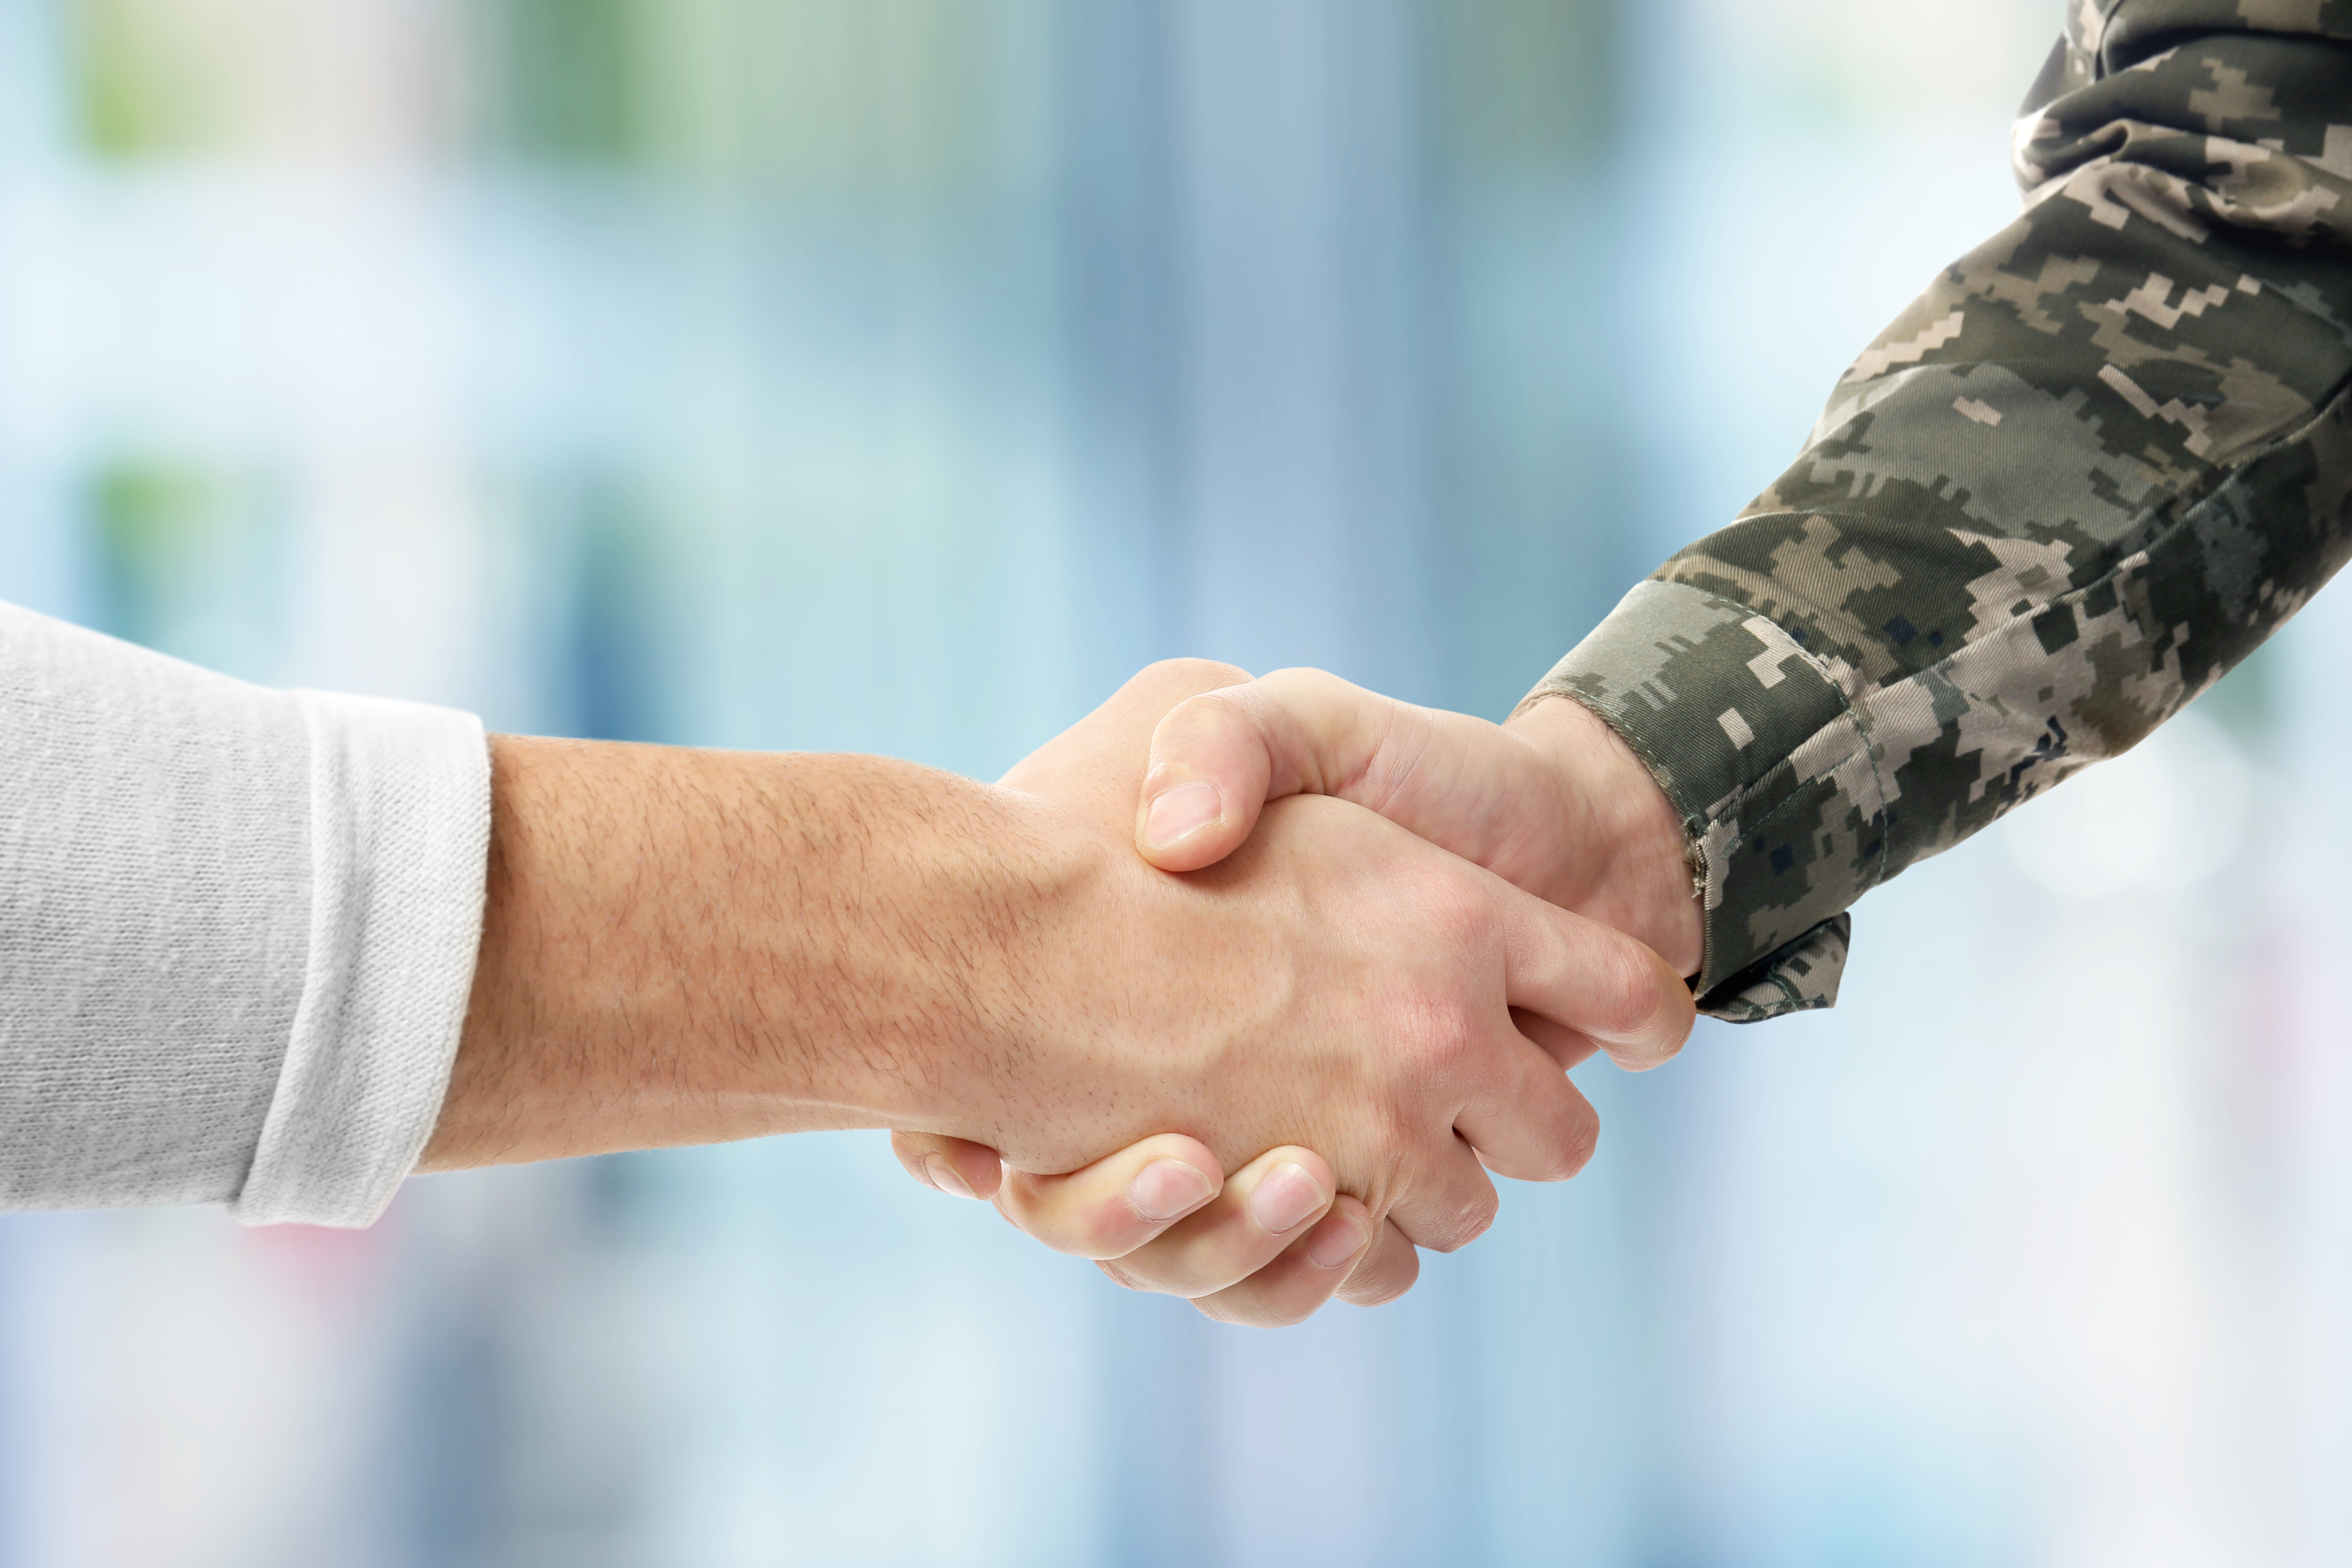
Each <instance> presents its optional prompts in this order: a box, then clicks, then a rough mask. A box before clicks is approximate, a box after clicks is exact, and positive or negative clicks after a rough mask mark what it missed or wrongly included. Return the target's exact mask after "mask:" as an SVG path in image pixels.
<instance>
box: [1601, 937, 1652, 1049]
mask: <svg viewBox="0 0 2352 1568" xmlns="http://www.w3.org/2000/svg"><path fill="white" fill-rule="evenodd" d="M1660 973H1661V970H1660V967H1659V964H1658V962H1657V960H1656V959H1654V957H1652V956H1651V954H1650V952H1649V950H1648V949H1647V948H1644V947H1641V946H1639V945H1638V944H1636V943H1635V942H1633V941H1632V940H1631V939H1630V938H1628V939H1625V940H1622V941H1618V942H1610V943H1609V944H1608V945H1607V946H1605V947H1604V948H1603V949H1602V950H1601V953H1600V955H1599V958H1598V961H1597V962H1596V963H1594V964H1593V965H1592V967H1591V970H1590V972H1589V973H1588V976H1587V981H1586V984H1587V985H1588V987H1589V989H1588V992H1587V994H1588V996H1589V997H1590V998H1591V1005H1592V1007H1593V1008H1594V1011H1595V1016H1594V1023H1595V1025H1596V1026H1598V1027H1599V1028H1600V1029H1601V1032H1603V1033H1605V1034H1608V1035H1610V1036H1612V1037H1615V1038H1618V1039H1625V1040H1633V1039H1641V1038H1644V1037H1647V1036H1649V1035H1651V1034H1654V1033H1655V1032H1656V1031H1655V1029H1654V1024H1655V1022H1656V1021H1657V1019H1658V1017H1659V1016H1660V1014H1661V1013H1662V1012H1663V1011H1664V1008H1663V1006H1662V1003H1663V1001H1664V992H1663V989H1662V987H1661V986H1660V984H1659V974H1660Z"/></svg>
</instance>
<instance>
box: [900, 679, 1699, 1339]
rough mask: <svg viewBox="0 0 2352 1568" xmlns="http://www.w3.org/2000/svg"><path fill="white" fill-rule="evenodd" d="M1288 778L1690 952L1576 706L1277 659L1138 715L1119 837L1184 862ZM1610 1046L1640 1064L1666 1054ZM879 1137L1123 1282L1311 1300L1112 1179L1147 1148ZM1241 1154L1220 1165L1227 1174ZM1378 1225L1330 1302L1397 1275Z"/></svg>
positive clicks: (1356, 1297) (1659, 832)
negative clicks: (1417, 689)
mask: <svg viewBox="0 0 2352 1568" xmlns="http://www.w3.org/2000/svg"><path fill="white" fill-rule="evenodd" d="M1302 794H1307V795H1328V796H1330V797H1333V798H1336V799H1339V800H1342V801H1347V802H1350V803H1352V804H1354V805H1360V806H1362V807H1365V808H1367V809H1369V810H1371V811H1374V812H1378V813H1380V814H1381V816H1385V817H1387V818H1388V819H1389V820H1391V821H1392V822H1394V823H1396V824H1398V825H1399V826H1402V827H1405V828H1408V829H1410V830H1411V831H1412V832H1413V833H1415V834H1417V835H1419V836H1421V837H1424V838H1426V839H1428V840H1429V841H1430V842H1432V843H1433V844H1436V845H1438V846H1440V847H1444V848H1445V849H1447V850H1449V851H1452V852H1454V853H1455V854H1458V855H1461V856H1463V857H1465V858H1468V859H1470V860H1473V861H1475V862H1476V863H1477V864H1479V865H1481V866H1483V867H1485V868H1487V869H1489V870H1492V871H1494V872H1496V874H1497V875H1500V876H1502V877H1504V878H1506V879H1508V880H1509V881H1511V882H1513V883H1514V884H1516V885H1517V886H1518V887H1520V888H1523V889H1527V890H1528V891H1529V892H1532V893H1535V894H1537V895H1538V896H1540V897H1542V898H1544V899H1546V900H1549V901H1551V902H1553V903H1555V904H1558V905H1559V906H1560V907H1562V908H1564V909H1568V910H1574V911H1576V912H1578V913H1580V914H1582V915H1584V916H1587V917H1589V918H1591V919H1593V920H1596V921H1602V922H1605V923H1607V924H1609V925H1612V926H1614V927H1616V928H1618V929H1620V930H1622V931H1626V932H1627V933H1629V934H1631V935H1633V936H1634V937H1636V938H1638V939H1639V940H1641V941H1642V942H1644V943H1646V944H1647V945H1648V946H1650V947H1651V948H1653V949H1654V950H1655V951H1656V952H1658V953H1659V954H1660V955H1662V957H1663V958H1664V961H1665V962H1666V963H1667V964H1668V965H1670V966H1671V967H1672V968H1674V969H1675V972H1676V973H1683V974H1689V973H1695V972H1696V970H1697V969H1698V968H1699V965H1700V961H1701V957H1702V952H1701V942H1702V941H1703V927H1702V923H1701V918H1700V909H1699V905H1698V903H1697V901H1696V899H1695V898H1694V897H1693V890H1692V882H1691V872H1690V868H1689V866H1688V862H1687V860H1686V859H1685V847H1684V834H1683V831H1682V826H1681V823H1680V821H1679V819H1678V817H1677V816H1676V815H1675V810H1674V807H1673V805H1672V803H1671V802H1670V801H1669V800H1668V799H1667V798H1666V796H1665V794H1664V791H1663V790H1661V789H1660V788H1659V787H1658V784H1657V782H1656V780H1655V779H1654V777H1653V776H1652V775H1651V773H1650V772H1649V770H1648V768H1647V767H1646V766H1644V765H1643V763H1642V762H1641V760H1640V759H1639V758H1637V757H1636V756H1634V754H1633V752H1632V751H1631V750H1630V749H1629V748H1627V746H1626V745H1625V743H1624V742H1623V741H1622V740H1621V739H1620V738H1619V737H1618V736H1617V735H1616V733H1615V732H1614V731H1612V730H1611V729H1610V728H1609V727H1608V725H1607V724H1606V723H1605V722H1603V721H1601V719H1600V718H1599V717H1598V716H1596V715H1595V714H1593V713H1592V712H1591V710H1588V709H1586V708H1585V707H1584V706H1583V705H1581V704H1580V703H1577V702H1574V701H1571V700H1566V699H1562V698H1548V699H1542V700H1536V701H1533V702H1531V703H1529V704H1528V705H1527V706H1526V707H1524V708H1523V709H1522V710H1520V711H1519V712H1518V713H1517V714H1515V715H1514V716H1513V717H1512V719H1511V720H1510V721H1509V722H1508V723H1507V724H1504V725H1496V724H1492V723H1489V722H1487V721H1484V720H1479V719H1474V718H1470V717H1467V716H1465V715H1463V714H1458V713H1446V712H1442V711H1438V710H1431V709H1423V708H1416V707H1413V706H1412V705H1410V704H1406V703H1401V702H1396V701H1394V700H1391V699H1388V698H1384V697H1381V696H1379V695H1377V694H1375V693H1372V692H1369V691H1365V690H1363V689H1360V688H1358V687H1354V686H1351V685H1349V684H1348V683H1347V682H1345V681H1342V680H1340V679H1338V678H1337V677H1334V676H1330V675H1328V674H1325V673H1323V672H1321V671H1318V670H1284V671H1279V672H1276V674H1273V675H1270V676H1267V677H1265V679H1261V680H1257V681H1253V682H1249V683H1247V684H1244V685H1239V686H1234V687H1228V688H1223V689H1218V690H1216V691H1213V692H1209V693H1203V694H1202V695H1200V696H1196V697H1194V698H1192V699H1190V700H1187V701H1185V702H1183V703H1181V704H1179V705H1178V706H1177V707H1175V708H1174V709H1173V710H1171V711H1170V712H1169V713H1168V714H1167V715H1166V716H1165V717H1164V718H1163V719H1162V720H1161V721H1160V724H1159V725H1158V726H1157V727H1156V728H1155V731H1154V733H1153V737H1152V742H1151V747H1150V762H1149V764H1148V768H1147V772H1146V774H1145V780H1144V784H1143V788H1142V789H1141V791H1140V792H1139V800H1138V805H1137V808H1136V816H1135V841H1136V847H1137V848H1138V850H1139V852H1140V854H1141V855H1142V857H1143V858H1145V859H1147V860H1149V861H1150V862H1151V863H1153V864H1156V865H1158V866H1160V867H1161V868H1164V869H1167V870H1170V871H1173V872H1194V871H1197V870H1198V869H1200V868H1204V867H1209V866H1213V865H1215V864H1218V863H1219V862H1221V861H1222V860H1223V858H1225V857H1227V856H1229V855H1231V854H1232V853H1233V852H1234V850H1235V849H1236V848H1238V847H1241V846H1242V845H1244V843H1246V842H1247V840H1248V838H1249V836H1250V834H1251V833H1252V831H1253V829H1254V828H1255V826H1256V825H1257V823H1258V822H1259V821H1260V820H1261V816H1262V813H1263V811H1264V810H1265V806H1266V805H1267V804H1268V803H1269V802H1272V801H1279V800H1283V799H1286V798H1289V797H1292V796H1296V795H1302ZM1520 1022H1521V1027H1522V1028H1523V1029H1524V1030H1525V1031H1526V1032H1527V1033H1528V1035H1529V1036H1530V1037H1532V1038H1535V1039H1537V1040H1538V1041H1540V1042H1542V1043H1543V1044H1545V1045H1546V1047H1548V1048H1549V1049H1550V1050H1551V1051H1552V1052H1553V1054H1554V1055H1555V1056H1556V1057H1557V1058H1559V1060H1560V1061H1561V1062H1562V1063H1563V1064H1565V1065H1568V1066H1574V1065H1576V1064H1577V1063H1579V1062H1580V1061H1582V1060H1584V1059H1586V1058H1588V1057H1590V1056H1591V1054H1592V1052H1593V1050H1594V1048H1595V1047H1596V1044H1597V1042H1594V1041H1591V1040H1590V1039H1578V1038H1574V1037H1570V1036H1569V1035H1565V1034H1561V1033H1559V1032H1556V1031H1555V1029H1554V1027H1553V1026H1551V1025H1550V1024H1549V1022H1548V1021H1547V1020H1544V1019H1540V1018H1523V1019H1522V1020H1521V1021H1520ZM1679 1043H1680V1042H1679V1040H1677V1041H1676V1042H1675V1044H1676V1045H1679ZM1601 1048H1608V1047H1605V1046H1604V1047H1601ZM1610 1054H1611V1055H1612V1057H1613V1058H1615V1059H1616V1060H1617V1061H1618V1063H1619V1065H1621V1066H1622V1067H1626V1068H1632V1069H1634V1070H1641V1069H1643V1068H1648V1067H1653V1066H1655V1065H1656V1064H1657V1063H1658V1062H1659V1061H1661V1060H1663V1059H1664V1056H1665V1055H1670V1054H1671V1051H1668V1052H1666V1053H1663V1054H1660V1053H1649V1052H1643V1051H1641V1050H1626V1049H1622V1048H1619V1049H1612V1050H1611V1051H1610ZM1154 1142H1155V1146H1156V1150H1157V1152H1158V1154H1159V1155H1160V1157H1162V1158H1168V1157H1174V1156H1177V1155H1179V1154H1181V1156H1182V1157H1184V1158H1188V1159H1191V1160H1192V1161H1193V1162H1194V1163H1203V1164H1204V1163H1205V1162H1203V1161H1202V1153H1203V1151H1198V1150H1179V1149H1177V1148H1176V1147H1175V1146H1174V1145H1173V1144H1171V1143H1170V1142H1168V1141H1167V1140H1164V1139H1163V1140H1157V1141H1154ZM894 1144H895V1146H896V1149H897V1152H898V1156H899V1158H900V1160H901V1162H902V1163H905V1164H906V1165H907V1167H908V1170H909V1171H910V1172H911V1173H914V1174H915V1175H916V1176H917V1177H918V1179H919V1180H927V1181H929V1182H930V1183H931V1184H933V1185H935V1186H939V1187H940V1189H941V1190H942V1191H947V1192H950V1193H956V1194H960V1195H972V1196H992V1197H993V1198H994V1201H995V1202H996V1205H997V1206H998V1207H999V1208H1000V1209H1001V1210H1002V1211H1003V1213H1004V1214H1005V1215H1006V1217H1007V1218H1009V1219H1010V1220H1012V1221H1013V1224H1015V1225H1016V1226H1020V1227H1021V1228H1022V1229H1024V1231H1026V1232H1028V1233H1029V1234H1030V1235H1032V1236H1034V1237H1036V1238H1038V1239H1039V1240H1041V1241H1044V1242H1045V1243H1046V1244H1047V1245H1048V1246H1052V1247H1058V1248H1060V1249H1061V1250H1064V1251H1074V1252H1080V1253H1082V1254H1084V1255H1086V1256H1090V1257H1094V1258H1097V1259H1111V1258H1116V1259H1117V1260H1118V1261H1117V1262H1116V1263H1109V1262H1106V1263H1105V1265H1104V1267H1105V1271H1106V1272H1107V1273H1108V1274H1109V1275H1110V1276H1111V1278H1112V1279H1116V1280H1118V1282H1119V1283H1121V1284H1123V1285H1126V1286H1128V1287H1129V1288H1131V1289H1148V1290H1158V1291H1164V1292H1167V1293H1171V1294H1175V1295H1181V1296H1187V1297H1190V1298H1192V1299H1193V1300H1195V1303H1196V1304H1197V1305H1199V1306H1200V1307H1201V1308H1202V1310H1204V1311H1207V1312H1209V1313H1210V1314H1211V1315H1212V1316H1216V1317H1220V1318H1223V1319H1226V1320H1228V1321H1245V1322H1263V1323H1280V1322H1292V1321H1297V1320H1298V1319H1299V1318H1301V1317H1304V1316H1305V1315H1307V1312H1311V1311H1312V1310H1314V1309H1315V1308H1316V1307H1318V1306H1320V1305H1321V1300H1311V1301H1310V1300H1307V1298H1306V1296H1305V1295H1304V1294H1303V1293H1302V1292H1301V1291H1300V1290H1299V1289H1298V1288H1297V1282H1296V1279H1295V1278H1294V1276H1295V1274H1296V1272H1297V1271H1296V1268H1295V1265H1294V1264H1293V1262H1292V1261H1291V1260H1292V1244H1290V1243H1288V1242H1287V1241H1286V1238H1284V1237H1279V1236H1276V1235H1272V1234H1269V1233H1265V1232H1264V1231H1263V1230H1259V1231H1256V1232H1253V1231H1251V1230H1249V1229H1248V1228H1246V1227H1237V1226H1230V1225H1225V1226H1210V1225H1209V1224H1208V1223H1207V1222H1206V1221H1205V1220H1204V1219H1203V1218H1202V1217H1200V1216H1194V1217H1190V1218H1179V1219H1176V1220H1162V1219H1160V1218H1158V1217H1157V1211H1150V1209H1149V1205H1139V1204H1138V1203H1137V1202H1136V1201H1135V1200H1134V1198H1133V1196H1132V1194H1130V1193H1129V1191H1128V1190H1127V1185H1126V1184H1127V1183H1129V1181H1130V1180H1131V1179H1132V1177H1133V1176H1134V1175H1135V1174H1136V1173H1138V1172H1139V1170H1141V1169H1142V1168H1143V1166H1144V1164H1145V1163H1146V1162H1145V1161H1143V1160H1142V1159H1139V1157H1138V1152H1137V1151H1136V1150H1123V1151H1121V1152H1120V1153H1119V1154H1117V1155H1114V1156H1112V1157H1110V1158H1109V1159H1108V1160H1105V1161H1103V1162H1101V1163H1100V1164H1098V1165H1097V1166H1094V1167H1090V1168H1088V1169H1086V1170H1082V1171H1079V1172H1076V1173H1072V1174H1071V1175H1069V1176H1066V1177H1062V1178H1058V1179H1056V1180H1055V1181H1054V1182H1052V1183H1039V1182H1037V1181H1035V1180H1034V1179H1032V1178H1026V1177H1022V1176H1019V1175H1017V1174H1016V1175H1013V1176H1009V1177H1006V1178H1003V1179H1001V1180H1000V1177H999V1174H998V1172H999V1165H998V1162H997V1161H996V1159H995V1155H994V1152H993V1151H992V1150H990V1149H987V1148H985V1147H981V1146H977V1145H972V1144H967V1143H959V1142H954V1141H950V1140H936V1139H934V1140H925V1139H920V1138H907V1137H900V1138H898V1139H896V1140H894ZM1269 1157H1270V1156H1269ZM1293 1157H1294V1158H1295V1152H1294V1155H1293ZM1256 1168H1257V1167H1256V1165H1255V1164H1254V1165H1253V1166H1251V1167H1248V1168H1246V1169H1245V1171H1244V1173H1236V1177H1235V1181H1236V1183H1239V1182H1240V1181H1242V1180H1243V1179H1244V1176H1245V1175H1246V1174H1247V1173H1248V1171H1250V1170H1255V1169H1256ZM1147 1211H1149V1212H1147ZM1383 1239H1384V1246H1383V1247H1381V1249H1380V1250H1379V1256H1381V1258H1382V1259H1383V1261H1382V1265H1381V1268H1378V1269H1369V1268H1367V1269H1360V1270H1359V1271H1358V1272H1357V1274H1355V1275H1353V1276H1351V1277H1350V1278H1349V1279H1347V1280H1346V1281H1345V1282H1344V1283H1343V1284H1342V1285H1341V1286H1340V1287H1339V1289H1338V1290H1337V1292H1336V1293H1337V1294H1338V1295H1339V1296H1340V1297H1341V1298H1342V1299H1344V1300H1350V1301H1354V1302H1357V1303H1359V1304H1362V1305H1370V1304H1374V1303H1376V1302H1378V1301H1381V1300H1388V1299H1391V1297H1393V1296H1395V1295H1398V1294H1402V1291H1403V1289H1409V1288H1410V1287H1411V1285H1412V1279H1413V1274H1414V1269H1413V1268H1410V1267H1407V1263H1408V1258H1407V1256H1405V1255H1408V1254H1409V1252H1410V1249H1409V1248H1408V1247H1402V1246H1401V1245H1400V1241H1401V1238H1400V1237H1384V1238H1383Z"/></svg>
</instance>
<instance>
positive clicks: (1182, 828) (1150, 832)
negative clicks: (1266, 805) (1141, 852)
mask: <svg viewBox="0 0 2352 1568" xmlns="http://www.w3.org/2000/svg"><path fill="white" fill-rule="evenodd" d="M1223 810H1224V805H1223V802H1222V801H1221V800H1219V799H1218V797H1217V786H1216V785H1214V784H1203V783H1202V782H1200V781H1198V780H1195V781H1194V782H1193V783H1192V784H1178V785H1177V786H1176V787H1175V788H1174V789H1171V790H1168V791H1166V792H1164V793H1162V794H1161V795H1158V796H1157V797H1155V798H1154V799H1153V800H1152V802H1151V812H1150V816H1146V817H1145V818H1144V819H1143V841H1144V843H1145V844H1146V845H1148V846H1149V847H1151V848H1154V849H1165V848H1167V847H1169V846H1170V845H1171V844H1173V843H1175V842H1176V841H1177V840H1179V839H1181V838H1182V837H1184V836H1185V835H1186V834H1189V833H1197V832H1199V831H1200V830H1201V829H1202V828H1203V827H1206V826H1208V825H1209V824H1210V823H1212V822H1214V821H1216V820H1217V817H1218V816H1219V815H1220V814H1221V813H1222V812H1223Z"/></svg>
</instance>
